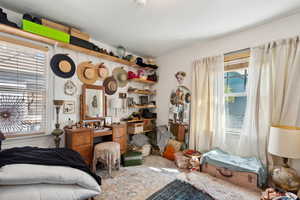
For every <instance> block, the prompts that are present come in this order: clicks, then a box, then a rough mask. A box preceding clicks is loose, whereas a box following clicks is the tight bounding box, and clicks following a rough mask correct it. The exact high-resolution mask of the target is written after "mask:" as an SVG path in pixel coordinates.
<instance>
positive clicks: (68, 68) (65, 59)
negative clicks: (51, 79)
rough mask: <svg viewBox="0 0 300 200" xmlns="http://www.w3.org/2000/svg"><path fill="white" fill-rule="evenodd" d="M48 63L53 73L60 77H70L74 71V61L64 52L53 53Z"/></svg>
mask: <svg viewBox="0 0 300 200" xmlns="http://www.w3.org/2000/svg"><path fill="white" fill-rule="evenodd" d="M50 65H51V69H52V71H53V73H54V74H56V75H57V76H59V77H61V78H71V77H72V76H73V75H74V73H75V71H76V66H75V63H74V62H73V60H72V59H71V58H70V57H69V56H67V55H66V54H56V55H54V56H53V57H52V58H51V61H50Z"/></svg>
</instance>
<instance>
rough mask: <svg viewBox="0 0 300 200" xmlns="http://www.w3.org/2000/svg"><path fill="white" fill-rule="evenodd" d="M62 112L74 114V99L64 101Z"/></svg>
mask: <svg viewBox="0 0 300 200" xmlns="http://www.w3.org/2000/svg"><path fill="white" fill-rule="evenodd" d="M63 113H64V114H74V113H75V101H64V105H63Z"/></svg>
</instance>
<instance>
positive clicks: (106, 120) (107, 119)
mask: <svg viewBox="0 0 300 200" xmlns="http://www.w3.org/2000/svg"><path fill="white" fill-rule="evenodd" d="M111 125H112V117H110V116H107V117H105V126H111Z"/></svg>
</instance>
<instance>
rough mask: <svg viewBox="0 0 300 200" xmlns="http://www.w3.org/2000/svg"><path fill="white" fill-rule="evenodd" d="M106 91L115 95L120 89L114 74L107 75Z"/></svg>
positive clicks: (105, 81)
mask: <svg viewBox="0 0 300 200" xmlns="http://www.w3.org/2000/svg"><path fill="white" fill-rule="evenodd" d="M103 86H104V91H105V93H106V94H108V95H113V94H114V93H116V91H117V90H118V83H117V81H116V79H115V78H114V77H113V76H110V77H107V78H106V79H105V80H104V81H103Z"/></svg>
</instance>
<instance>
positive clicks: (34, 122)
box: [0, 42, 47, 137]
mask: <svg viewBox="0 0 300 200" xmlns="http://www.w3.org/2000/svg"><path fill="white" fill-rule="evenodd" d="M46 88H47V70H46V53H45V52H41V51H38V50H34V49H29V48H24V47H22V48H20V47H19V48H18V47H17V46H15V45H10V44H7V43H4V42H0V131H1V132H3V133H4V135H6V136H8V137H9V136H12V137H14V136H27V135H32V134H43V133H45V130H46V121H47V120H46V116H47V115H46V100H47V99H46V98H47V91H46V90H47V89H46Z"/></svg>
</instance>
